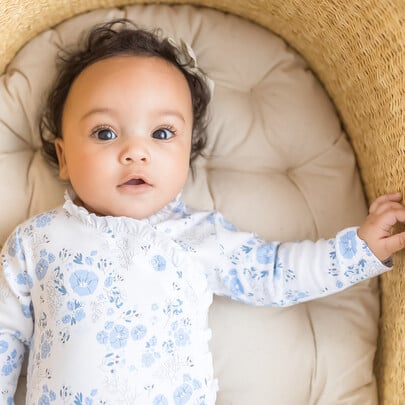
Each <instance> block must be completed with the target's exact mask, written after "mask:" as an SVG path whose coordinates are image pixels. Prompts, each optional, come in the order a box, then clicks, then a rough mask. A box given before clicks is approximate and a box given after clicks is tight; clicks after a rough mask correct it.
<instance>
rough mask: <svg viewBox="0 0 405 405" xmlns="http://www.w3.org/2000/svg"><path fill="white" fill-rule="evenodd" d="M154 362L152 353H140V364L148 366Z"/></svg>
mask: <svg viewBox="0 0 405 405" xmlns="http://www.w3.org/2000/svg"><path fill="white" fill-rule="evenodd" d="M154 362H155V356H154V355H153V353H144V354H143V355H142V364H143V366H144V367H150V366H151V365H152V364H153V363H154Z"/></svg>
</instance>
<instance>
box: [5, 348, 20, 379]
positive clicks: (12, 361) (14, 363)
mask: <svg viewBox="0 0 405 405" xmlns="http://www.w3.org/2000/svg"><path fill="white" fill-rule="evenodd" d="M22 359H23V356H22V355H20V356H18V355H17V350H15V349H14V350H13V351H12V352H11V353H10V354H9V355H8V356H7V358H6V361H5V364H3V367H2V369H1V372H0V375H4V376H8V375H10V374H11V373H12V372H13V371H14V370H16V369H17V368H18V367H19V365H20V364H21V363H22Z"/></svg>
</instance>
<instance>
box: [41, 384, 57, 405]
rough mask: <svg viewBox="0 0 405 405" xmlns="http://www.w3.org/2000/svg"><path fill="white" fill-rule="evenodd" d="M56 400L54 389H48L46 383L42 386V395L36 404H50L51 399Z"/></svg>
mask: <svg viewBox="0 0 405 405" xmlns="http://www.w3.org/2000/svg"><path fill="white" fill-rule="evenodd" d="M55 400H56V394H55V391H49V388H48V386H47V385H43V386H42V395H41V397H40V398H39V400H38V405H50V403H51V401H52V402H53V401H55Z"/></svg>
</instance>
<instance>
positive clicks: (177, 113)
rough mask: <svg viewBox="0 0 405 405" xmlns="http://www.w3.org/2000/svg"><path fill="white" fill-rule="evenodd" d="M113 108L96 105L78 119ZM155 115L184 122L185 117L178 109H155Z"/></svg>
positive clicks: (104, 112) (107, 111) (109, 112)
mask: <svg viewBox="0 0 405 405" xmlns="http://www.w3.org/2000/svg"><path fill="white" fill-rule="evenodd" d="M113 113H114V110H113V109H111V108H107V107H97V108H92V109H91V110H89V111H87V112H86V113H85V114H84V115H83V116H82V117H81V118H80V121H83V120H85V119H86V118H87V117H89V116H90V115H93V114H113ZM156 116H164V117H170V116H173V117H177V118H178V119H180V120H181V121H183V122H186V119H185V118H184V116H183V114H182V113H181V112H180V111H177V110H156Z"/></svg>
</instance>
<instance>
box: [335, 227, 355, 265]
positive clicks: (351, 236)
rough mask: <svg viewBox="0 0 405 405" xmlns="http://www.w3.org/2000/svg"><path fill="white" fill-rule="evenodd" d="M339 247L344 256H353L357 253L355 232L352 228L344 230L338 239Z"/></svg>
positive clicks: (348, 257) (349, 257) (347, 257)
mask: <svg viewBox="0 0 405 405" xmlns="http://www.w3.org/2000/svg"><path fill="white" fill-rule="evenodd" d="M339 248H340V251H341V252H342V255H343V257H344V258H346V259H351V258H353V257H354V256H355V254H356V253H357V241H356V232H355V231H353V230H351V231H348V232H346V233H345V234H344V235H343V236H342V237H341V239H340V241H339Z"/></svg>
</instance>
